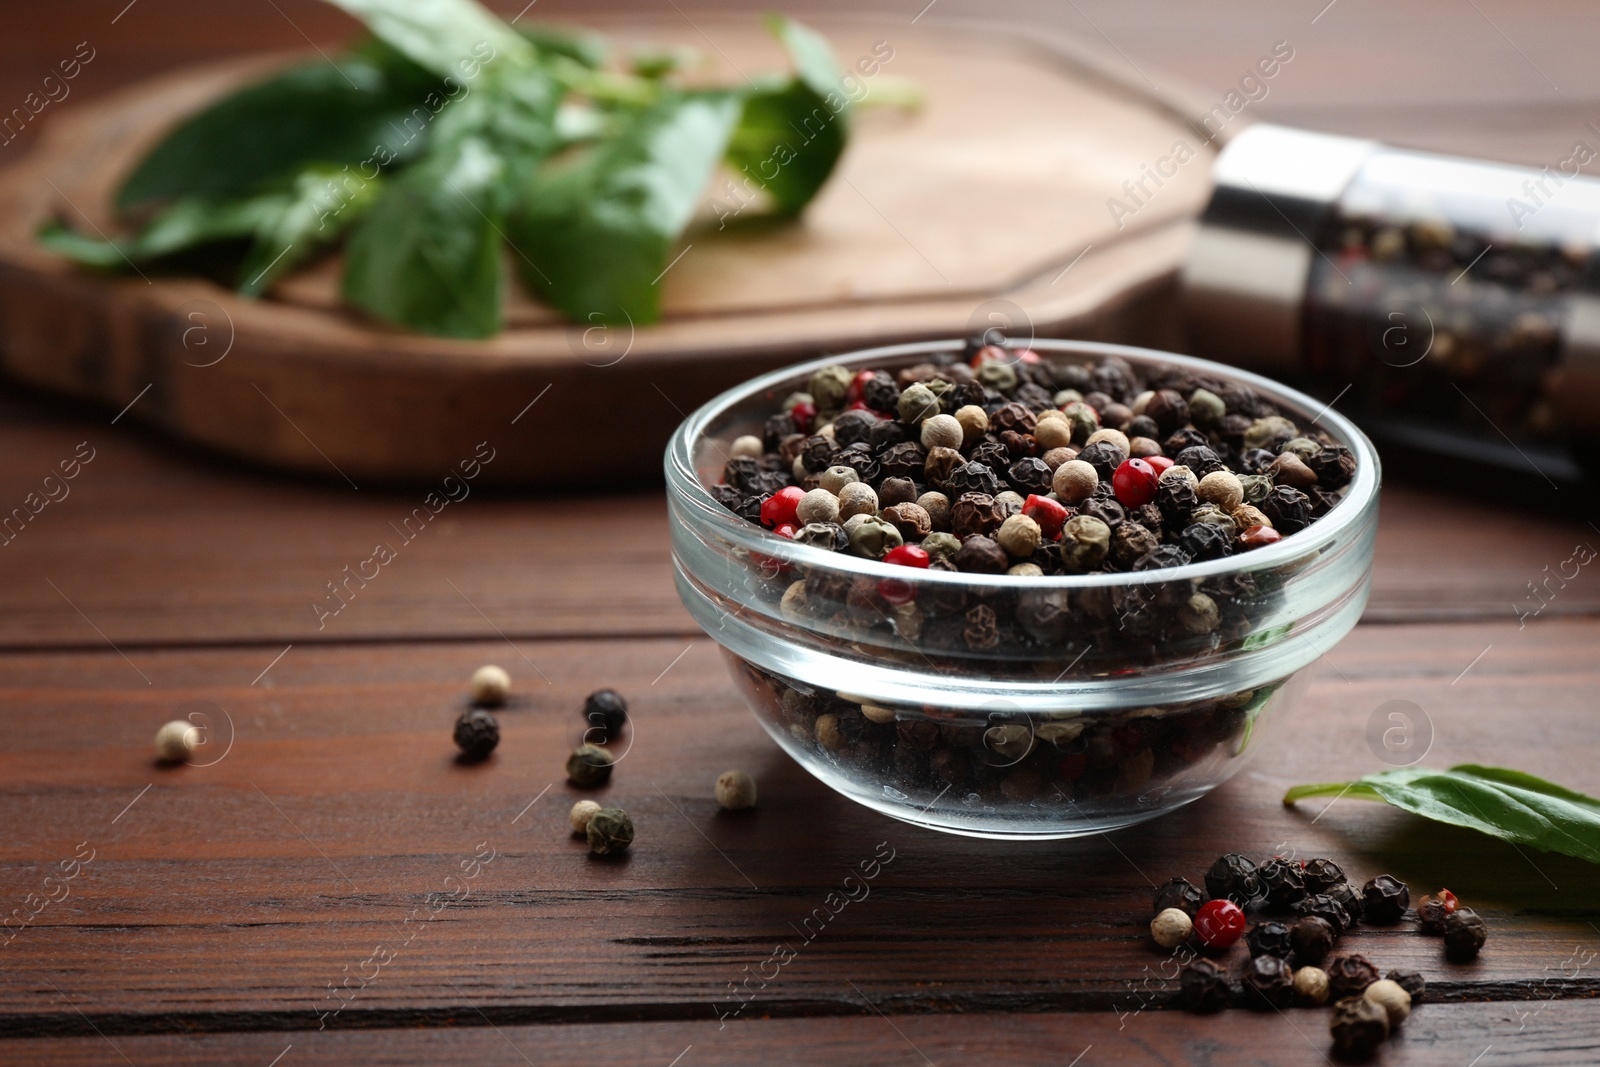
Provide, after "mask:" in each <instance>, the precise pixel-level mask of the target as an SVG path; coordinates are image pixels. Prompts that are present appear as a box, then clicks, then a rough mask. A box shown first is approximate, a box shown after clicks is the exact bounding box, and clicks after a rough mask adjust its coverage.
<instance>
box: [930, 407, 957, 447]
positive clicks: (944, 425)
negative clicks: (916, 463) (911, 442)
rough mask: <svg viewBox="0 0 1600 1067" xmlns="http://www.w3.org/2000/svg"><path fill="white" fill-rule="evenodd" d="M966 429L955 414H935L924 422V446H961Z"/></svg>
mask: <svg viewBox="0 0 1600 1067" xmlns="http://www.w3.org/2000/svg"><path fill="white" fill-rule="evenodd" d="M965 438H966V431H965V430H964V429H963V428H962V425H961V423H959V422H957V421H956V417H955V416H954V415H935V416H933V417H932V418H929V419H924V420H923V423H922V447H923V448H960V447H961V443H962V441H963V440H965Z"/></svg>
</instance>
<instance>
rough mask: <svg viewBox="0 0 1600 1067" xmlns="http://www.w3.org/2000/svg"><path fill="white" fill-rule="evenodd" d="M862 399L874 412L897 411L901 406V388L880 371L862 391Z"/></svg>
mask: <svg viewBox="0 0 1600 1067" xmlns="http://www.w3.org/2000/svg"><path fill="white" fill-rule="evenodd" d="M861 399H862V400H863V401H864V402H865V403H866V405H867V407H869V408H871V409H872V410H873V411H895V410H897V409H898V408H899V406H900V387H899V386H897V385H895V384H894V379H893V378H891V377H889V376H888V375H887V374H884V373H883V372H882V371H880V372H878V373H877V374H874V375H873V376H872V379H871V380H870V381H868V382H867V384H866V387H865V388H864V389H862V390H861Z"/></svg>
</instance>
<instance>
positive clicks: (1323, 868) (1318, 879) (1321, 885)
mask: <svg viewBox="0 0 1600 1067" xmlns="http://www.w3.org/2000/svg"><path fill="white" fill-rule="evenodd" d="M1303 875H1304V878H1305V883H1306V892H1307V893H1311V894H1317V893H1326V892H1327V891H1328V890H1330V889H1332V888H1333V887H1334V886H1336V885H1338V884H1339V883H1340V882H1348V881H1349V880H1350V879H1348V878H1346V877H1345V876H1344V868H1343V867H1340V866H1339V865H1338V864H1337V863H1335V862H1333V861H1332V860H1330V859H1326V858H1323V857H1318V858H1316V859H1313V860H1307V861H1306V865H1305V867H1304V868H1303Z"/></svg>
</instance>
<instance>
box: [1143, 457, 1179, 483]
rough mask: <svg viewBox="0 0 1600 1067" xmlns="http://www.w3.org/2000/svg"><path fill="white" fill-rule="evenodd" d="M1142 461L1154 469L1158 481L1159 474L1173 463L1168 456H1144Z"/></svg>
mask: <svg viewBox="0 0 1600 1067" xmlns="http://www.w3.org/2000/svg"><path fill="white" fill-rule="evenodd" d="M1144 461H1145V462H1146V463H1148V464H1150V466H1151V467H1153V468H1154V469H1155V472H1156V480H1157V481H1160V479H1161V476H1162V475H1163V474H1165V473H1167V470H1168V469H1169V468H1170V467H1171V466H1172V463H1173V460H1172V459H1171V457H1169V456H1145V457H1144Z"/></svg>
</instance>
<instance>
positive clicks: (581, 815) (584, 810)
mask: <svg viewBox="0 0 1600 1067" xmlns="http://www.w3.org/2000/svg"><path fill="white" fill-rule="evenodd" d="M599 810H600V805H599V804H596V803H595V802H594V801H592V800H580V801H578V802H577V803H576V804H574V805H572V813H571V814H570V815H568V816H567V818H568V819H569V820H570V821H571V823H572V832H573V833H575V834H581V833H584V832H585V831H587V830H588V829H589V820H590V819H592V818H594V813H595V812H597V811H599Z"/></svg>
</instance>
